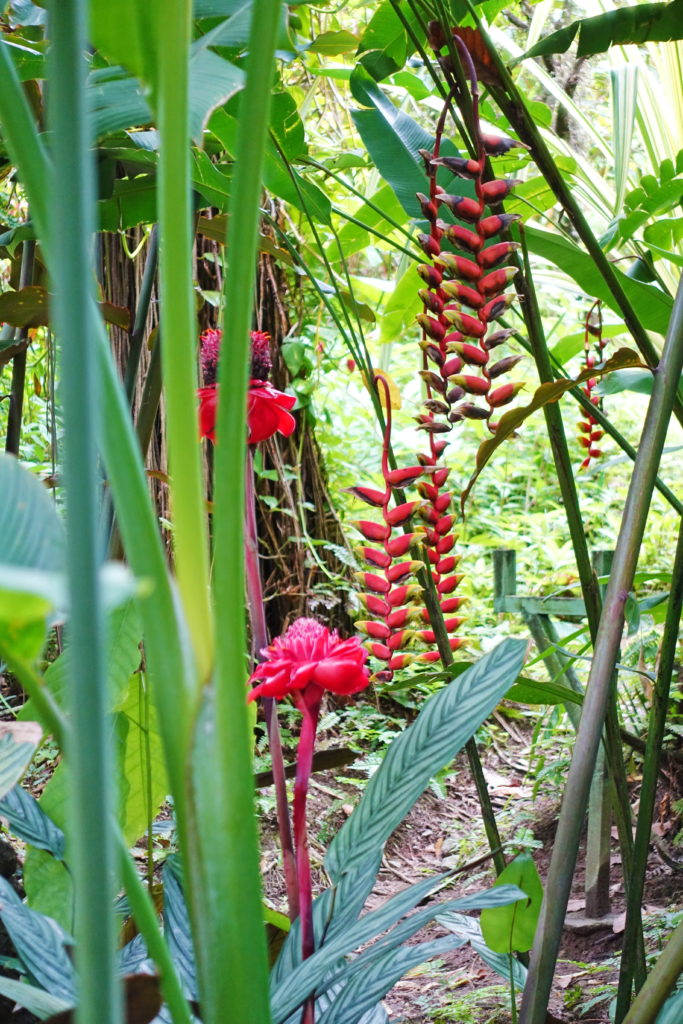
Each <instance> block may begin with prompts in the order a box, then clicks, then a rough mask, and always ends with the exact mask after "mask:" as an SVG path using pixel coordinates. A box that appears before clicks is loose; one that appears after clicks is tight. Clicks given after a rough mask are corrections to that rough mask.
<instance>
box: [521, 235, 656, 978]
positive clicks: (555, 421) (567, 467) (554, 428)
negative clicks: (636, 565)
mask: <svg viewBox="0 0 683 1024" xmlns="http://www.w3.org/2000/svg"><path fill="white" fill-rule="evenodd" d="M518 230H519V233H520V237H521V239H522V245H523V249H522V252H523V256H524V274H523V275H518V277H517V278H516V279H515V280H516V288H517V291H518V294H519V296H520V306H521V308H522V311H523V314H524V320H525V323H526V328H527V333H528V337H529V343H530V345H531V350H532V353H533V356H534V360H535V362H536V368H537V371H538V376H539V380H540V382H541V383H542V384H545V383H549V382H550V381H552V380H553V369H552V364H551V362H550V355H549V352H548V347H547V345H546V341H545V333H544V330H543V321H542V318H541V314H540V310H539V308H538V301H537V298H536V290H535V288H534V285H533V278H532V275H531V267H530V265H529V254H528V251H527V248H526V245H525V244H524V228H523V227H522V226H519V227H518ZM543 413H544V416H545V421H546V426H547V430H548V437H549V439H550V444H551V447H552V451H553V459H554V462H555V472H556V473H557V479H558V483H559V485H560V491H561V494H562V503H563V506H564V512H565V516H566V518H567V525H568V527H569V534H570V537H571V541H572V547H573V549H574V557H575V559H576V565H577V570H578V574H579V580H580V583H581V592H582V595H583V600H584V605H585V608H586V618H587V620H588V629H589V632H590V635H591V640H592V641H593V643H594V644H595V640H596V637H597V635H598V626H599V622H600V613H601V610H602V601H601V596H600V586H599V584H598V580H597V576H596V574H595V573H594V572H593V567H592V565H591V560H590V553H589V551H588V543H587V541H586V533H585V529H584V524H583V517H582V515H581V507H580V505H579V496H578V492H577V490H576V483H575V480H574V471H573V467H572V461H571V456H570V454H569V446H568V445H567V438H566V434H565V432H564V424H563V422H562V412H561V410H560V406H559V403H557V402H551V403H548V404H546V405H545V406H544V407H543ZM607 716H608V717H607V729H606V734H605V744H606V748H607V760H608V764H609V770H610V776H611V779H612V782H613V785H614V796H615V812H616V819H617V828H618V831H619V841H620V845H621V850H622V863H623V873H624V882H625V886H626V888H628V885H629V879H630V872H629V865H630V859H631V850H632V846H633V838H632V836H633V833H632V828H631V804H630V799H629V793H628V782H627V779H626V770H625V767H624V759H623V757H622V752H621V742H620V736H619V721H618V715H617V706H616V689H615V687H614V686H613V687H612V697H611V699H610V704H609V709H608V712H607ZM640 948H641V949H642V934H641V939H640ZM641 960H642V957H641ZM643 963H644V960H643Z"/></svg>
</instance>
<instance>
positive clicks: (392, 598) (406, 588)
mask: <svg viewBox="0 0 683 1024" xmlns="http://www.w3.org/2000/svg"><path fill="white" fill-rule="evenodd" d="M420 597H422V587H421V586H420V584H419V583H404V584H403V585H402V586H400V587H394V589H393V590H390V591H389V593H388V594H387V601H388V602H389V604H390V605H391V607H392V608H400V607H401V605H404V604H409V603H410V602H411V601H415V600H417V599H418V598H420Z"/></svg>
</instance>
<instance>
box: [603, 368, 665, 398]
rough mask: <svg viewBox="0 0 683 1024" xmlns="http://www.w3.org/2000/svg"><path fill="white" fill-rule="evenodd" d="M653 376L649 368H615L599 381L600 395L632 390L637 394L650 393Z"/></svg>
mask: <svg viewBox="0 0 683 1024" xmlns="http://www.w3.org/2000/svg"><path fill="white" fill-rule="evenodd" d="M653 381H654V377H653V374H652V371H651V370H617V371H616V372H615V373H610V375H609V377H605V379H604V380H603V381H601V383H600V394H601V395H618V394H619V393H620V392H622V391H634V392H635V393H636V394H638V395H651V394H652V383H653Z"/></svg>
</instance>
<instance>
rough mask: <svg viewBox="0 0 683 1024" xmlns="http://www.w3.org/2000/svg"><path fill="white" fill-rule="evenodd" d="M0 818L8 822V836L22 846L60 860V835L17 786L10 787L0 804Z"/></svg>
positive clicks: (61, 858) (33, 802)
mask: <svg viewBox="0 0 683 1024" xmlns="http://www.w3.org/2000/svg"><path fill="white" fill-rule="evenodd" d="M0 817H3V818H5V820H6V821H7V822H8V824H9V830H10V832H11V833H12V834H13V835H15V836H17V837H18V838H19V839H23V840H24V842H25V843H30V844H31V846H35V847H38V849H41V850H47V851H48V852H49V853H51V854H52V855H53V857H56V858H57V860H63V859H64V833H63V832H62V830H61V828H58V827H57V825H55V823H54V822H53V821H52V819H51V818H49V817H48V815H47V814H46V813H45V811H44V810H43V809H42V807H41V806H40V804H39V803H38V801H37V800H35V799H34V797H32V796H31V794H30V793H28V792H27V791H26V790H25V789H23V788H22V787H21V786H14V788H13V789H11V790H10V791H9V793H6V794H5V796H4V797H3V798H2V800H0Z"/></svg>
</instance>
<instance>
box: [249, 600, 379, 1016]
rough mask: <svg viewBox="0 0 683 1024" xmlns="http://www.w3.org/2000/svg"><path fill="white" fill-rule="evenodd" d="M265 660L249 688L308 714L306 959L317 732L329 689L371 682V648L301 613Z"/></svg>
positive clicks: (301, 815) (304, 768) (299, 786)
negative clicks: (291, 702)
mask: <svg viewBox="0 0 683 1024" xmlns="http://www.w3.org/2000/svg"><path fill="white" fill-rule="evenodd" d="M261 653H262V654H263V656H264V659H265V660H264V661H263V662H262V663H261V664H260V665H259V666H258V668H257V669H256V670H255V671H254V672H253V673H252V675H251V677H250V680H249V682H251V683H254V682H257V681H258V680H262V682H260V683H259V685H258V686H255V687H254V688H253V690H251V692H250V693H249V696H248V698H247V699H248V700H255V699H256V697H274V698H276V699H279V698H282V697H289V696H291V697H292V699H293V700H294V703H295V704H296V706H297V708H298V709H299V711H301V713H302V715H303V721H302V723H301V733H300V736H299V745H298V748H297V756H296V779H295V782H294V846H295V852H296V874H297V881H298V891H299V908H300V910H299V913H300V918H301V951H302V959H304V960H305V959H306V958H307V957H309V956H310V955H311V954H312V953H313V952H314V950H315V939H314V933H313V890H312V884H311V863H310V857H309V852H308V829H307V826H306V797H307V795H308V783H309V779H310V777H311V770H312V767H313V750H314V746H315V734H316V729H317V726H318V718H319V715H320V705H321V703H322V698H323V694H324V692H325V690H329V691H330V692H331V693H338V694H351V693H358V692H359V691H360V690H363V689H365V687H366V686H367V685H368V683H369V682H370V673H369V671H368V669H367V668H366V665H365V662H366V661H367V657H368V655H367V651H365V650H363V647H362V646H361V643H360V641H359V640H358V638H357V637H352V638H351V639H350V640H341V639H340V637H339V635H338V634H337V632H336V631H335V630H332V631H330V630H329V629H327V627H326V626H323V625H322V623H320V622H317V621H316V620H315V619H306V618H304V619H297V621H296V622H295V623H294V624H293V625H291V626H290V627H289V629H288V630H287V632H286V633H285V634H284V635H283V636H281V637H277V639H275V640H274V641H273V643H272V644H271V645H270V646H269V647H266V648H265V650H264V651H262V652H261ZM313 1018H314V1000H313V999H312V998H311V999H309V1000H307V1002H306V1004H305V1006H304V1011H303V1015H302V1022H305V1024H313Z"/></svg>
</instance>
